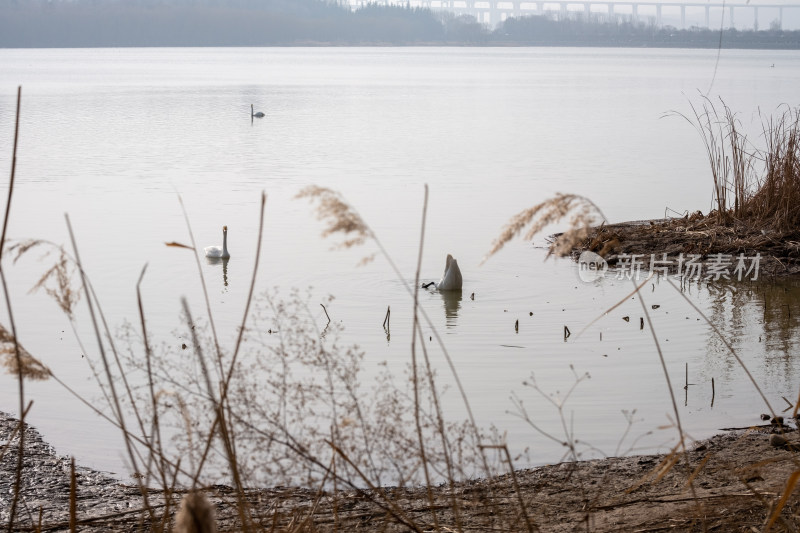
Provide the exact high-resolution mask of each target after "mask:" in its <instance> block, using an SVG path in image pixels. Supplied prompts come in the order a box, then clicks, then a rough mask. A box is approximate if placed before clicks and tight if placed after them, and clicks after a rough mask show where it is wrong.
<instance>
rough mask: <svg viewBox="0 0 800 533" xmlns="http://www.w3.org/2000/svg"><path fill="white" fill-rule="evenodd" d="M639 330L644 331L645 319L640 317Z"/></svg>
mask: <svg viewBox="0 0 800 533" xmlns="http://www.w3.org/2000/svg"><path fill="white" fill-rule="evenodd" d="M639 329H644V317H641V316H640V317H639Z"/></svg>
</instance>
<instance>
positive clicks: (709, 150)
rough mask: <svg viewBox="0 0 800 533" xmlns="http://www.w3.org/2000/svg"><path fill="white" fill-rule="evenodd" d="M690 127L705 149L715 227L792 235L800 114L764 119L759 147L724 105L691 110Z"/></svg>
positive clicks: (799, 188) (798, 202) (799, 178)
mask: <svg viewBox="0 0 800 533" xmlns="http://www.w3.org/2000/svg"><path fill="white" fill-rule="evenodd" d="M692 111H693V115H694V116H693V117H688V116H686V115H683V114H681V113H673V114H675V115H678V116H681V117H683V118H685V119H686V120H687V121H689V122H690V123H691V124H692V125H693V126H694V127H695V129H696V130H697V131H698V133H699V134H700V136H701V138H702V139H703V143H704V146H705V149H706V155H707V157H708V161H709V166H710V170H711V176H712V180H713V185H714V205H715V209H714V210H713V211H712V212H711V213H709V216H710V217H712V218H713V219H714V220H715V221H716V223H717V224H720V225H732V224H744V225H746V226H749V227H751V228H753V229H757V230H763V231H765V232H774V233H777V234H778V236H779V237H781V238H782V237H783V236H785V235H794V234H796V233H797V231H798V227H800V226H799V224H800V108H794V109H792V108H789V107H788V106H787V107H783V108H781V109H779V110H778V113H777V115H775V116H762V117H761V125H762V144H763V147H757V146H756V145H755V144H754V143H752V142H750V140H749V139H748V138H747V136H746V135H745V134H743V133H742V131H741V130H742V125H741V123H740V121H739V119H738V118H737V116H736V113H734V112H733V111H732V110H731V109H730V108H729V107H728V106H727V104H725V103H724V102H720V103H719V104H718V105H715V104H714V102H712V101H711V100H710V99H708V98H704V99H703V104H702V107H697V106H695V105H692Z"/></svg>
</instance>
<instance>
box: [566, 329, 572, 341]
mask: <svg viewBox="0 0 800 533" xmlns="http://www.w3.org/2000/svg"><path fill="white" fill-rule="evenodd" d="M570 335H572V333H570V331H569V328H568V327H567V326H564V341H565V342H566V340H567V337H569V336H570Z"/></svg>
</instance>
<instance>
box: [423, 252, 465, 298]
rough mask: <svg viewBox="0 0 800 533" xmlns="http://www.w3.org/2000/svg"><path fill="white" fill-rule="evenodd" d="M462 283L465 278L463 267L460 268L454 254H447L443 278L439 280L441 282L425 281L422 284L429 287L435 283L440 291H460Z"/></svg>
mask: <svg viewBox="0 0 800 533" xmlns="http://www.w3.org/2000/svg"><path fill="white" fill-rule="evenodd" d="M462 284H463V280H462V278H461V269H460V268H458V262H457V261H456V260H455V259H454V258H453V256H452V255H450V254H447V261H446V262H445V265H444V274H443V275H442V279H440V280H439V283H435V282H433V281H432V282H430V283H423V284H422V286H423V287H424V288H426V289H427V288H428V287H430V286H431V285H433V286H434V287H436V289H438V290H440V291H460V290H461V286H462Z"/></svg>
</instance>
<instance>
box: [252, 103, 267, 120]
mask: <svg viewBox="0 0 800 533" xmlns="http://www.w3.org/2000/svg"><path fill="white" fill-rule="evenodd" d="M253 117H255V118H264V113H262V112H261V111H259V112H258V113H253V104H250V118H253Z"/></svg>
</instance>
